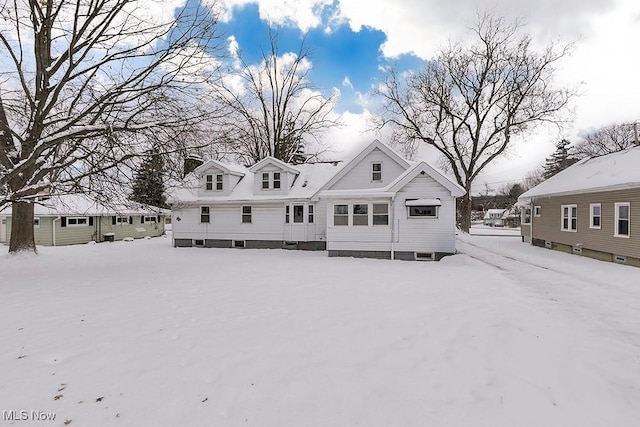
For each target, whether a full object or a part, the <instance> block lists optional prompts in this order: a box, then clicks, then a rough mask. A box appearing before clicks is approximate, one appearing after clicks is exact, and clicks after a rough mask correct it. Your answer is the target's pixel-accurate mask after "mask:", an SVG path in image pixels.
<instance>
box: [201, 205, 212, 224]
mask: <svg viewBox="0 0 640 427" xmlns="http://www.w3.org/2000/svg"><path fill="white" fill-rule="evenodd" d="M204 218H206V221H203V219H204ZM210 223H211V207H210V206H200V224H210Z"/></svg>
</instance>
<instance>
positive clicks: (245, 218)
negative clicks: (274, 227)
mask: <svg viewBox="0 0 640 427" xmlns="http://www.w3.org/2000/svg"><path fill="white" fill-rule="evenodd" d="M242 223H243V224H251V206H243V207H242Z"/></svg>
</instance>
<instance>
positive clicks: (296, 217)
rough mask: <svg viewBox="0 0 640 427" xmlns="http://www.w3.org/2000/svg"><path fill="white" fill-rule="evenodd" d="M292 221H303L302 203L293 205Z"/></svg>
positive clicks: (297, 222)
mask: <svg viewBox="0 0 640 427" xmlns="http://www.w3.org/2000/svg"><path fill="white" fill-rule="evenodd" d="M293 222H294V223H296V224H299V223H302V222H304V205H293Z"/></svg>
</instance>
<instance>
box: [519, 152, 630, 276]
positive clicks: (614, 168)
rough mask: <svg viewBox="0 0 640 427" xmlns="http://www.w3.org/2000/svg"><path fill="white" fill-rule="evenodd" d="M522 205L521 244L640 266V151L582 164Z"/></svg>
mask: <svg viewBox="0 0 640 427" xmlns="http://www.w3.org/2000/svg"><path fill="white" fill-rule="evenodd" d="M518 202H519V204H520V206H521V207H522V225H521V230H522V231H521V234H522V240H523V241H526V242H529V243H531V244H533V245H537V246H544V247H547V248H552V249H557V250H561V251H564V252H570V253H574V254H579V255H583V256H588V257H592V258H597V259H600V260H605V261H614V262H619V263H626V264H630V265H634V266H638V267H640V147H633V148H629V149H627V150H624V151H620V152H618V153H613V154H608V155H605V156H600V157H593V158H587V159H583V160H581V161H579V162H578V163H576V164H574V165H573V166H571V167H569V168H567V169H565V170H564V171H562V172H560V173H558V174H557V175H554V176H553V177H551V178H549V179H548V180H546V181H544V182H543V183H541V184H539V185H537V186H536V187H534V188H532V189H531V190H529V191H527V192H525V193H523V194H522V195H521V196H520V198H519V199H518Z"/></svg>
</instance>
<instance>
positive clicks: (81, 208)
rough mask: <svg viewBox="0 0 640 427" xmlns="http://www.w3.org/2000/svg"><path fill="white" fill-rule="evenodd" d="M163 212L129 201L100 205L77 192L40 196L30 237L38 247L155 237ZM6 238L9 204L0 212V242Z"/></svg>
mask: <svg viewBox="0 0 640 427" xmlns="http://www.w3.org/2000/svg"><path fill="white" fill-rule="evenodd" d="M167 213H168V211H166V210H162V209H158V208H154V207H151V206H143V205H140V204H137V203H133V202H132V203H131V204H130V205H117V206H103V205H101V204H99V203H97V202H95V201H93V200H91V199H90V198H89V197H87V196H84V195H79V194H72V195H63V196H51V197H44V198H41V199H40V200H38V202H37V203H36V204H35V206H34V224H33V227H34V237H35V241H36V245H42V246H62V245H74V244H82V243H87V242H90V241H94V242H102V241H105V240H106V241H111V240H122V239H123V238H125V237H132V238H134V239H135V238H141V237H147V236H149V237H156V236H160V235H162V234H164V219H165V216H166V215H167ZM10 238H11V207H8V208H6V209H4V210H2V211H0V243H7V244H8V243H9V240H10Z"/></svg>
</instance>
